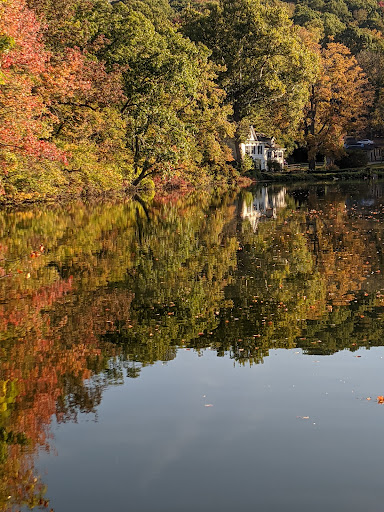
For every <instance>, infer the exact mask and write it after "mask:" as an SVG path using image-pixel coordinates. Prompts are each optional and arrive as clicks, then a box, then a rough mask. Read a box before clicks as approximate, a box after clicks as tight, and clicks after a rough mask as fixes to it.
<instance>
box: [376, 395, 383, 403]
mask: <svg viewBox="0 0 384 512" xmlns="http://www.w3.org/2000/svg"><path fill="white" fill-rule="evenodd" d="M377 403H378V404H384V396H378V397H377Z"/></svg>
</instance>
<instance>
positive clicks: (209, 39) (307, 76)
mask: <svg viewBox="0 0 384 512" xmlns="http://www.w3.org/2000/svg"><path fill="white" fill-rule="evenodd" d="M184 31H185V33H186V34H187V35H188V36H189V37H190V38H191V39H192V40H194V41H198V42H202V43H204V44H205V45H206V46H208V48H209V49H210V50H211V52H212V57H211V58H212V60H213V61H214V62H215V63H217V64H218V65H221V66H223V67H222V69H221V71H220V72H219V77H218V83H219V85H220V86H221V87H222V88H223V89H224V90H225V92H226V94H227V99H226V101H227V102H228V103H229V104H230V105H231V106H232V107H233V116H232V118H233V121H234V122H235V124H236V135H235V139H236V147H237V157H238V158H239V159H240V158H241V155H240V150H239V147H240V142H241V141H242V139H243V138H244V136H246V135H248V133H247V132H248V128H246V130H245V131H243V130H242V128H243V125H244V121H245V120H246V121H247V122H248V123H249V122H251V123H253V124H254V125H255V126H256V128H257V130H260V131H266V132H269V133H272V132H273V131H274V130H275V129H276V130H278V129H279V127H280V126H281V119H282V118H283V119H284V120H285V122H286V126H285V128H286V130H288V129H289V128H292V127H294V126H295V125H296V126H297V123H298V121H299V117H300V112H301V110H302V107H303V106H304V104H305V101H306V100H307V83H308V81H310V80H311V79H312V77H313V73H314V71H315V67H316V58H315V56H314V55H313V54H312V53H311V52H310V51H309V50H308V49H307V48H306V47H305V45H304V44H303V43H302V41H301V40H300V38H299V37H298V36H297V34H296V30H295V28H294V26H293V24H292V22H291V21H290V20H289V17H288V14H287V12H286V11H285V10H284V9H282V8H281V6H271V5H269V4H267V3H265V2H262V1H259V0H258V1H250V0H236V1H231V0H221V1H220V2H219V3H217V4H210V5H209V7H208V8H207V10H206V11H204V12H203V13H200V12H197V11H190V10H189V11H187V13H186V21H185V26H184ZM282 113H283V115H282Z"/></svg>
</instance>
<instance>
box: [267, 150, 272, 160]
mask: <svg viewBox="0 0 384 512" xmlns="http://www.w3.org/2000/svg"><path fill="white" fill-rule="evenodd" d="M267 158H269V159H271V158H272V151H268V155H267Z"/></svg>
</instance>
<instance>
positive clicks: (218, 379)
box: [0, 181, 384, 512]
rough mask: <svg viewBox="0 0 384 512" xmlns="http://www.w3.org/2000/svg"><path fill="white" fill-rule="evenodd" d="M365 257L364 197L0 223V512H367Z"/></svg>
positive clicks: (372, 482)
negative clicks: (41, 511)
mask: <svg viewBox="0 0 384 512" xmlns="http://www.w3.org/2000/svg"><path fill="white" fill-rule="evenodd" d="M383 247H384V184H382V183H380V182H375V181H374V182H363V183H359V184H355V185H352V184H343V183H340V182H337V183H336V184H332V185H327V186H312V185H311V186H309V187H305V186H302V185H300V186H296V187H295V186H292V187H277V186H274V187H258V188H255V189H254V190H249V191H245V192H244V191H243V192H241V193H240V194H235V193H233V194H227V195H226V196H209V195H208V194H207V195H204V194H203V195H202V194H199V195H192V196H190V197H187V198H182V199H178V200H171V201H168V202H165V201H156V200H155V201H154V202H153V203H152V204H148V205H146V204H144V203H141V202H134V201H130V202H126V203H117V204H103V205H100V204H98V205H94V204H93V205H85V204H83V203H76V204H73V203H72V204H70V205H67V206H65V207H56V208H54V207H50V208H48V207H44V208H41V207H40V208H31V209H24V210H22V211H17V212H0V511H4V512H5V511H23V512H24V511H25V512H26V511H28V510H31V509H35V510H48V511H50V510H53V511H55V512H88V511H89V512H105V511H120V510H124V511H128V510H132V511H135V512H155V511H156V512H197V511H199V512H216V511H217V512H226V511H228V512H229V511H231V512H232V511H238V512H243V511H244V512H248V511H256V510H257V511H261V512H277V511H281V510H285V511H289V512H290V511H292V512H293V511H304V510H305V511H307V510H311V511H313V512H323V511H325V510H329V511H338V512H343V511H346V512H347V511H348V512H355V511H356V512H360V511H363V510H364V511H368V512H382V510H383V505H382V478H383V472H384V448H383V429H384V404H382V403H380V402H381V399H380V398H378V397H381V396H382V395H384V371H383V370H384V348H383V345H384V336H383V335H384V322H383V320H384V316H383V315H384V277H383V276H384V259H383ZM383 401H384V399H383Z"/></svg>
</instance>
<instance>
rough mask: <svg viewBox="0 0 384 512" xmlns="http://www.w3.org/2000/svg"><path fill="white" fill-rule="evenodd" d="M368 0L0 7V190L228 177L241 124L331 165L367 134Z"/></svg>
mask: <svg viewBox="0 0 384 512" xmlns="http://www.w3.org/2000/svg"><path fill="white" fill-rule="evenodd" d="M383 10H384V7H383V5H382V2H376V1H375V0H366V1H364V2H363V1H362V0H305V1H300V2H299V1H297V2H281V1H278V0H220V1H218V2H206V1H202V0H195V1H192V2H190V1H188V2H187V1H186V0H170V1H169V2H168V1H167V0H125V1H123V2H109V1H107V0H57V1H53V0H0V167H1V174H0V176H1V177H0V193H1V195H2V197H3V198H12V197H19V198H23V197H24V198H34V197H43V196H51V197H57V196H58V195H63V194H67V193H72V194H73V193H75V194H81V193H84V192H100V191H115V190H124V189H127V188H130V187H137V186H141V187H147V188H149V189H151V190H152V189H153V187H154V186H157V187H159V188H161V187H164V186H168V185H169V186H173V187H184V186H189V185H200V186H201V185H203V186H205V185H207V184H210V183H211V184H212V183H213V184H214V183H222V182H228V181H234V180H236V179H237V178H238V177H239V176H240V175H241V173H242V172H244V171H245V170H247V168H249V162H247V161H246V159H240V160H242V161H239V162H234V161H233V156H232V152H231V151H230V149H229V147H228V141H229V140H233V141H234V142H235V146H239V144H240V143H241V142H242V141H244V139H245V138H246V136H247V134H248V131H249V126H250V124H252V125H254V126H255V128H256V130H257V131H259V132H263V133H266V134H267V135H269V136H272V135H274V136H275V137H276V139H277V140H278V141H279V142H280V143H281V144H284V145H285V147H286V148H287V149H288V150H292V149H293V148H295V147H298V146H301V147H303V148H305V149H306V150H307V151H308V159H309V164H310V168H313V166H314V162H315V158H316V155H317V154H318V153H321V154H323V155H324V156H327V157H329V158H330V160H334V159H335V158H337V157H340V156H341V155H342V154H343V151H344V150H343V141H344V137H345V135H346V134H347V133H350V134H353V133H356V134H365V135H367V134H372V133H373V134H380V133H381V132H382V129H383V119H384V71H383V69H384V67H383V65H382V64H383V61H384V43H383V35H382V31H383V27H384V12H383Z"/></svg>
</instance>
